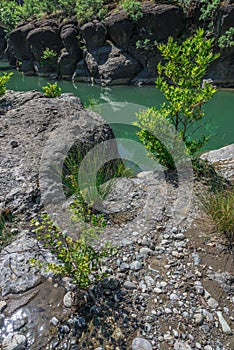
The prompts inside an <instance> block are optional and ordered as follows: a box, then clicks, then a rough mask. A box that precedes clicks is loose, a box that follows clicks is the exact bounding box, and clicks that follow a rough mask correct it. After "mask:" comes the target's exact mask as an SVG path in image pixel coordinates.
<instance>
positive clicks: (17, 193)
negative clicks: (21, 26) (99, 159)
mask: <svg viewBox="0 0 234 350" xmlns="http://www.w3.org/2000/svg"><path fill="white" fill-rule="evenodd" d="M0 105H1V109H0V118H1V126H0V140H1V149H0V155H1V156H0V208H2V209H4V208H9V209H11V210H13V211H17V212H18V213H20V212H21V213H22V212H25V211H27V210H28V209H29V208H31V209H32V208H38V207H39V206H40V190H39V177H38V176H39V167H40V161H41V156H42V153H43V149H44V147H45V146H46V142H47V140H48V139H49V137H50V135H51V133H52V131H53V130H55V129H56V128H58V126H59V125H60V124H62V123H64V122H66V120H68V123H69V120H70V119H69V117H71V116H73V121H72V123H73V124H72V128H74V130H76V129H75V126H74V125H76V123H77V125H78V126H79V136H77V138H78V139H77V141H79V142H80V143H81V144H83V145H85V147H86V149H87V151H88V149H90V147H91V145H92V146H94V145H95V144H97V143H98V142H101V140H102V141H103V140H107V139H111V138H113V133H112V130H111V128H110V127H109V126H108V125H105V121H104V120H103V119H102V118H101V117H100V116H98V115H97V114H96V113H94V112H91V111H84V108H83V106H82V104H81V102H80V99H79V98H77V97H75V96H74V95H72V94H62V96H61V97H59V98H56V99H50V98H47V97H45V96H44V95H43V94H42V93H40V92H38V91H30V92H13V91H8V92H7V93H6V95H4V96H3V97H1V98H0ZM76 120H77V122H76ZM95 123H97V124H100V125H102V126H101V127H100V128H99V129H97V130H96V131H94V133H93V134H92V131H90V132H91V135H89V136H88V137H87V140H88V141H87V140H86V136H87V132H88V131H89V130H92V128H91V127H92V124H93V125H96V124H95ZM89 126H90V129H89ZM63 132H64V133H66V132H68V130H63ZM82 133H83V134H84V135H83V134H82ZM80 135H83V136H82V137H83V138H82V137H81V136H80ZM85 135H86V136H85ZM65 136H66V135H65ZM65 136H64V135H62V131H61V133H60V135H59V136H58V145H59V144H60V141H59V137H60V138H61V139H62V137H65ZM69 136H70V137H71V134H70V135H68V136H67V138H68V141H69ZM56 151H58V150H57V149H56V147H55V148H54V152H56ZM67 151H68V150H67ZM114 152H115V149H114ZM116 152H117V151H116Z"/></svg>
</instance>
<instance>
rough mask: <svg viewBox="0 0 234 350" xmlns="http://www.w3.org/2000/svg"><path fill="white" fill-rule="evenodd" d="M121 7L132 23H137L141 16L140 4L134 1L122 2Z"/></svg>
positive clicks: (125, 0)
mask: <svg viewBox="0 0 234 350" xmlns="http://www.w3.org/2000/svg"><path fill="white" fill-rule="evenodd" d="M121 6H122V8H123V9H124V11H126V12H127V14H128V15H129V17H130V18H131V19H132V20H133V21H137V20H138V19H140V18H141V17H142V16H143V12H142V10H141V2H140V1H135V0H123V1H122V2H121Z"/></svg>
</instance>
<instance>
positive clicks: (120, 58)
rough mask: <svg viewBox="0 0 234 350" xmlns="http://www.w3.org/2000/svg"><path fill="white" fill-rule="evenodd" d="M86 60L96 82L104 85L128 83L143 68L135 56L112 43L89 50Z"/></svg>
mask: <svg viewBox="0 0 234 350" xmlns="http://www.w3.org/2000/svg"><path fill="white" fill-rule="evenodd" d="M85 62H86V64H87V67H88V70H89V72H90V74H91V76H92V77H94V80H95V82H97V83H101V84H103V85H112V84H128V83H130V81H131V80H132V78H133V77H134V76H135V75H136V74H137V73H138V72H139V71H140V69H141V66H140V64H139V63H138V61H137V60H136V59H135V58H133V57H132V56H130V55H129V54H128V53H127V52H125V51H123V50H121V49H119V48H117V47H116V46H114V45H112V44H108V45H105V46H102V47H99V48H96V49H93V50H89V51H87V52H86V54H85Z"/></svg>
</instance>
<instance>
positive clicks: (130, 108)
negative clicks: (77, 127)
mask: <svg viewBox="0 0 234 350" xmlns="http://www.w3.org/2000/svg"><path fill="white" fill-rule="evenodd" d="M3 69H4V64H3V63H2V64H1V63H0V70H3ZM47 81H48V79H46V78H40V77H29V76H24V75H23V74H22V73H20V72H17V71H14V75H13V76H12V78H11V81H10V82H9V83H8V84H7V88H8V89H12V90H17V91H28V90H39V91H42V86H44V85H46V83H47ZM58 84H59V86H60V87H61V88H62V92H72V93H73V94H75V95H76V96H78V97H80V99H81V100H82V102H83V103H85V104H89V103H90V101H92V103H93V102H95V103H97V104H102V103H105V104H106V106H105V108H102V107H100V108H99V110H98V112H99V113H100V114H101V115H102V116H103V117H104V118H105V119H106V120H107V122H109V123H113V122H114V123H118V122H119V121H120V120H122V121H123V120H124V124H125V123H128V124H129V126H126V125H124V126H122V132H123V133H126V132H127V133H133V129H132V127H131V124H132V122H133V121H134V120H135V112H137V111H138V110H139V109H142V108H143V107H150V106H153V105H155V106H159V105H160V103H161V102H162V101H163V96H162V94H161V92H160V91H159V90H157V89H156V88H155V87H154V86H143V87H136V86H114V87H101V86H98V85H91V84H85V83H72V82H70V81H59V82H58ZM139 105H140V106H139ZM205 111H206V117H205V118H204V120H203V124H204V125H203V126H202V132H203V133H206V134H210V135H212V137H211V138H210V140H209V142H208V144H207V145H206V147H205V149H206V150H208V149H216V148H219V147H222V146H225V145H227V144H230V143H233V142H234V135H233V134H234V90H229V89H225V90H224V89H223V90H218V91H217V93H216V94H215V95H214V97H213V99H212V100H210V101H209V102H208V103H207V104H206V106H205ZM119 128H120V129H121V126H120V127H119ZM121 137H124V136H123V135H121Z"/></svg>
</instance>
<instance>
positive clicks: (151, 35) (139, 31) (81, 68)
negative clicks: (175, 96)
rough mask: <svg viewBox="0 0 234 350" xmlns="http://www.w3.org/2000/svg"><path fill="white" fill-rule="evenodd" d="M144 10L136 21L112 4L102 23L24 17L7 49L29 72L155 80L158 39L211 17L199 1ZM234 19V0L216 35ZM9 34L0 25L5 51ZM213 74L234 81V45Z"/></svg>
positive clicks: (110, 80) (223, 10) (228, 83)
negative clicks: (49, 54) (202, 14)
mask: <svg viewBox="0 0 234 350" xmlns="http://www.w3.org/2000/svg"><path fill="white" fill-rule="evenodd" d="M142 12H143V16H142V17H141V18H140V19H138V21H132V20H131V19H130V18H129V17H128V15H127V13H126V12H125V11H123V10H121V9H119V10H118V11H116V10H113V11H112V12H110V13H109V15H108V16H107V17H106V19H105V21H104V22H103V23H100V22H99V21H97V20H93V21H92V22H88V23H86V24H84V25H83V26H81V27H80V26H79V25H78V23H77V21H76V20H74V19H69V20H66V21H63V22H62V23H58V22H56V21H55V20H48V19H44V20H40V21H36V20H35V21H32V22H30V23H24V24H21V25H19V26H18V27H17V28H16V29H15V30H13V31H12V32H11V33H10V34H9V39H8V52H11V53H13V55H14V56H15V58H16V60H18V61H19V62H20V63H21V64H20V66H21V70H22V71H23V72H24V73H25V74H37V75H39V76H50V75H53V76H54V77H55V76H57V77H58V78H63V79H72V78H73V79H74V80H76V81H92V82H96V83H100V84H103V85H111V84H124V83H126V84H129V83H135V84H150V83H154V81H155V78H156V76H157V64H158V62H159V61H160V60H161V56H160V54H159V51H158V50H157V49H156V48H155V46H154V45H153V43H154V41H157V42H165V41H166V40H167V39H168V37H169V36H173V37H180V36H181V35H188V34H189V33H191V30H194V29H196V28H198V27H200V26H205V25H206V23H201V21H199V2H196V1H195V2H194V8H192V9H191V11H190V13H188V14H187V15H185V14H184V12H183V10H182V8H181V7H179V6H175V5H171V4H155V3H152V2H150V1H146V2H144V3H143V4H142ZM233 25H234V4H230V5H221V7H220V8H219V9H218V11H217V13H216V16H215V23H214V28H215V36H216V37H217V38H218V37H219V36H220V35H223V34H224V32H225V31H226V30H227V29H228V28H229V27H231V26H233ZM4 40H5V39H4V36H3V34H2V32H1V28H0V54H1V52H3V49H4V48H5V46H6V43H5V41H4ZM46 48H49V49H50V50H53V51H54V53H55V54H56V57H55V61H54V62H51V61H50V60H49V59H48V61H45V60H44V61H43V60H42V56H43V52H44V50H45V49H46ZM208 77H209V78H212V79H213V80H214V82H215V83H216V84H218V85H220V86H225V87H232V86H234V48H233V47H231V48H227V49H223V50H222V52H221V56H220V58H219V59H218V60H217V61H215V62H214V63H213V65H212V66H211V67H210V69H209V72H208Z"/></svg>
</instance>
